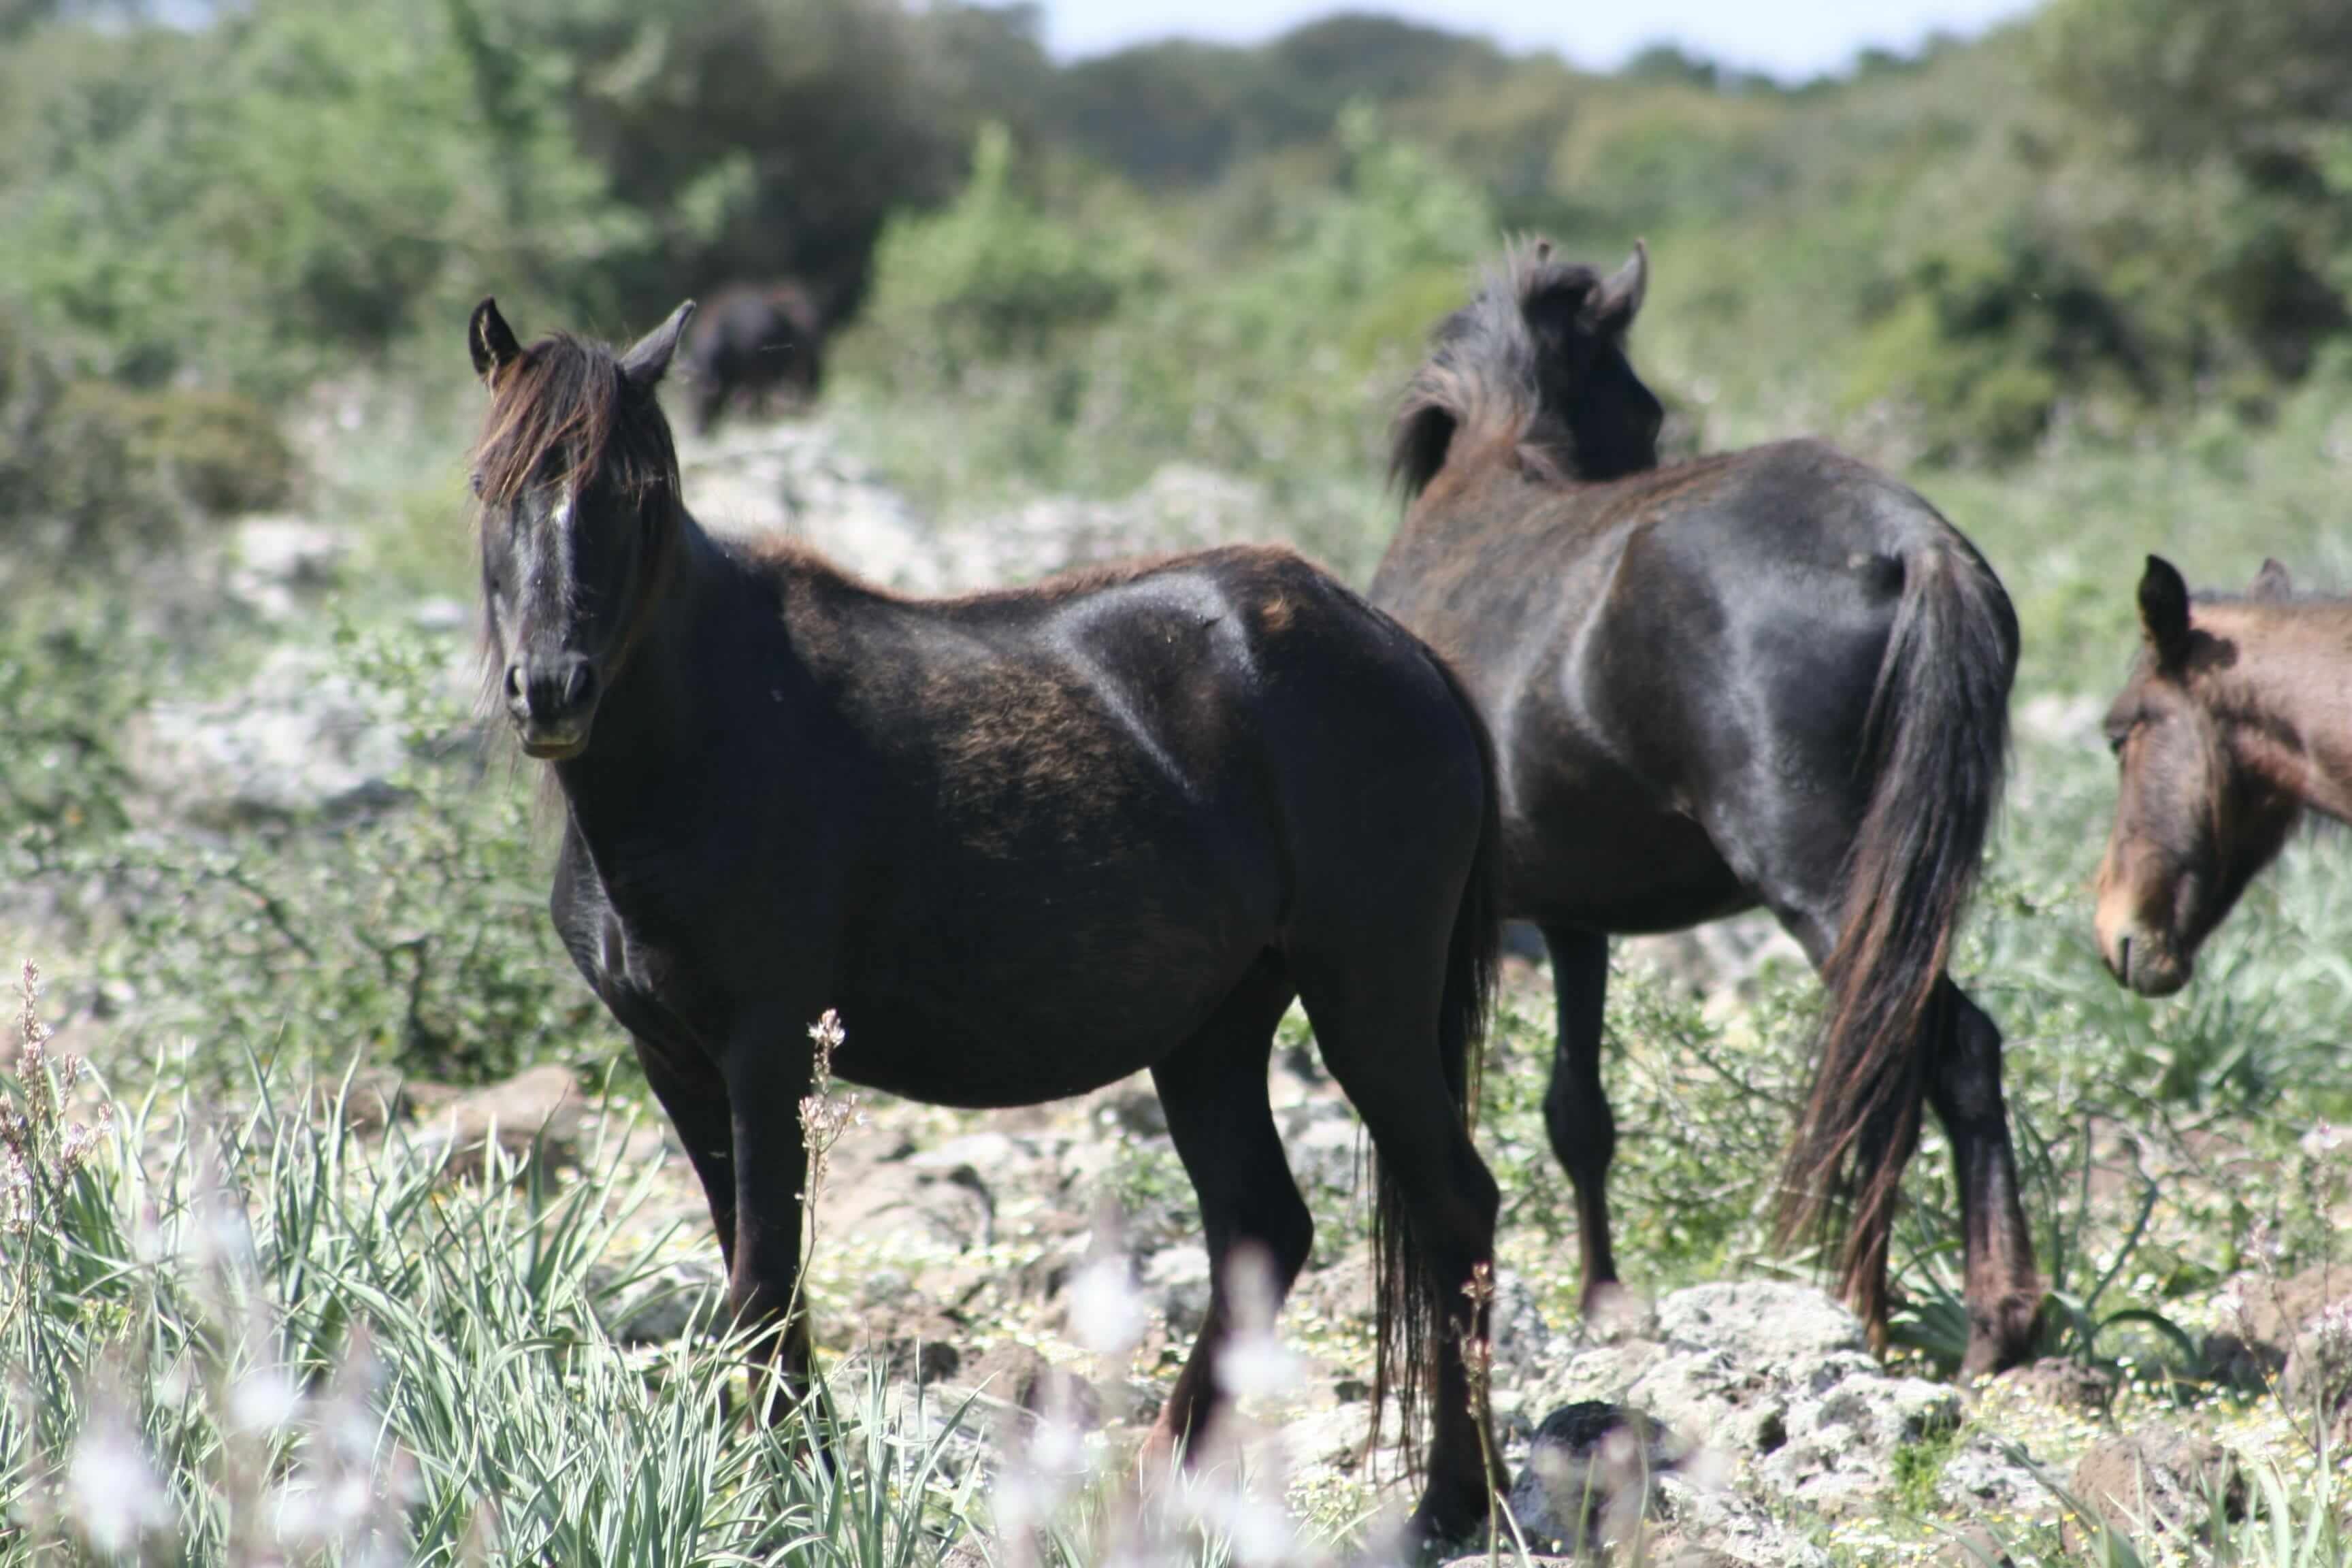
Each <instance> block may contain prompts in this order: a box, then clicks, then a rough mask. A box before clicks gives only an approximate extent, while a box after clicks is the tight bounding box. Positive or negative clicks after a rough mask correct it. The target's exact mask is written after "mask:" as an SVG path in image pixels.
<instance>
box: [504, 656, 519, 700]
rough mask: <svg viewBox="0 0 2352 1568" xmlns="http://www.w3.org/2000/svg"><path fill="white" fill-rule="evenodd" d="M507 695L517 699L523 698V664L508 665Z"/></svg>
mask: <svg viewBox="0 0 2352 1568" xmlns="http://www.w3.org/2000/svg"><path fill="white" fill-rule="evenodd" d="M507 695H508V696H509V698H511V699H513V700H515V701H517V702H520V701H521V700H522V666H520V665H519V664H510V665H509V666H507Z"/></svg>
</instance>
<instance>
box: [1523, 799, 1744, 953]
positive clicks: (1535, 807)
mask: <svg viewBox="0 0 2352 1568" xmlns="http://www.w3.org/2000/svg"><path fill="white" fill-rule="evenodd" d="M1506 837H1507V842H1508V863H1509V867H1510V870H1509V874H1508V875H1507V878H1506V879H1505V880H1506V890H1505V896H1504V904H1505V908H1506V910H1507V912H1508V913H1509V914H1511V915H1512V916H1514V917H1516V918H1518V919H1523V920H1531V921H1549V922H1556V923H1559V924H1564V925H1572V926H1578V927H1581V928H1583V929H1585V930H1587V931H1610V932H1613V933H1619V934H1623V935H1629V936H1631V935H1637V934H1643V933H1647V932H1654V931H1683V930H1685V929H1687V928H1689V927H1691V926H1695V925H1701V924H1704V923H1705V922H1706V921H1713V920H1721V919H1722V918H1723V917H1725V916H1726V915H1732V914H1737V913H1738V912H1739V911H1740V910H1745V909H1748V908H1751V907H1753V906H1754V904H1755V902H1756V895H1755V894H1754V893H1753V892H1752V891H1750V890H1749V889H1748V888H1746V887H1745V886H1743V885H1742V884H1741V882H1740V880H1739V878H1738V876H1737V875H1736V874H1735V873H1734V872H1733V870H1732V869H1731V868H1730V867H1729V866H1728V865H1727V864H1726V863H1725V861H1724V858H1723V856H1722V854H1721V853H1720V852H1719V851H1718V850H1717V847H1716V845H1715V843H1714V841H1713V840H1712V839H1711V838H1709V837H1707V834H1706V829H1705V828H1703V827H1701V826H1699V825H1698V824H1697V823H1696V822H1694V821H1693V820H1691V819H1690V818H1689V817H1687V816H1681V815H1679V814H1677V813H1672V812H1664V811H1660V810H1658V809H1657V807H1656V805H1655V804H1654V803H1653V802H1650V801H1647V800H1640V799H1636V798H1634V797H1633V796H1632V795H1630V794H1628V793H1625V792H1619V791H1612V790H1608V789H1581V790H1561V791H1559V792H1557V793H1550V794H1548V795H1545V796H1543V797H1540V798H1538V799H1535V800H1531V801H1528V802H1527V803H1525V809H1523V810H1522V811H1520V812H1517V813H1514V814H1513V816H1512V819H1511V820H1510V821H1509V822H1508V823H1507V825H1506Z"/></svg>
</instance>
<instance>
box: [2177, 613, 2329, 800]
mask: <svg viewBox="0 0 2352 1568" xmlns="http://www.w3.org/2000/svg"><path fill="white" fill-rule="evenodd" d="M2211 618H2212V617H2210V616H2200V622H2210V619H2211ZM2225 618H2228V617H2225ZM2234 618H2237V619H2238V620H2239V621H2240V622H2241V624H2240V625H2239V626H2235V627H2231V628H2227V629H2226V630H2225V628H2222V627H2215V628H2214V629H2216V630H2224V634H2225V635H2231V636H2232V638H2233V640H2235V641H2236V642H2237V643H2238V645H2239V647H2240V648H2241V650H2242V658H2243V661H2244V662H2243V666H2242V669H2241V670H2239V671H2237V672H2234V673H2235V676H2236V679H2235V680H2234V681H2233V682H2232V684H2233V685H2236V686H2237V687H2238V688H2239V689H2240V692H2241V694H2242V704H2236V705H2239V706H2242V709H2243V711H2242V713H2241V714H2240V715H2239V717H2240V723H2239V726H2238V728H2239V731H2240V732H2241V734H2242V737H2243V739H2242V741H2241V742H2240V749H2241V751H2242V752H2243V753H2244V754H2245V756H2246V757H2247V759H2248V761H2249V762H2250V763H2252V765H2253V766H2254V767H2255V768H2256V769H2257V770H2259V771H2260V772H2261V773H2263V774H2264V775H2265V776H2266V777H2267V778H2269V780H2270V781H2271V783H2272V784H2274V785H2276V786H2277V787H2278V788H2280V789H2283V790H2284V791H2286V792H2287V793H2288V794H2290V795H2294V796H2295V797H2296V798H2298V799H2300V800H2301V801H2302V802H2303V803H2304V804H2305V805H2307V806H2309V807H2310V808H2311V809H2312V810H2314V811H2317V812H2321V813H2324V814H2325V815H2326V816H2333V817H2335V818H2336V819H2337V820H2339V821H2352V605H2344V606H2336V605H2311V606H2308V607H2304V606H2297V607H2295V608H2294V609H2290V610H2287V611H2284V612H2283V613H2274V614H2272V615H2267V616H2259V617H2257V616H2254V615H2252V614H2250V613H2248V612H2245V611H2240V612H2238V615H2237V616H2236V617H2234Z"/></svg>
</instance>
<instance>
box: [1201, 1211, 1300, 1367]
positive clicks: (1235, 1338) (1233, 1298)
mask: <svg viewBox="0 0 2352 1568" xmlns="http://www.w3.org/2000/svg"><path fill="white" fill-rule="evenodd" d="M1225 1300H1226V1302H1227V1310H1228V1312H1229V1315H1230V1319H1231V1321H1232V1325H1233V1328H1232V1333H1231V1335H1230V1337H1229V1338H1228V1339H1227V1340H1226V1341H1225V1343H1224V1344H1223V1347H1221V1348H1220V1349H1219V1351H1218V1352H1217V1384H1218V1386H1219V1387H1221V1388H1223V1390H1224V1391H1225V1393H1226V1394H1230V1395H1232V1396H1233V1397H1234V1398H1235V1399H1272V1398H1277V1397H1279V1396H1280V1395H1282V1394H1287V1393H1289V1392H1290V1391H1291V1390H1292V1389H1293V1388H1295V1387H1297V1384H1298V1377H1299V1362H1298V1358H1297V1356H1295V1355H1293V1354H1292V1353H1291V1352H1290V1351H1289V1350H1288V1348H1287V1347H1286V1346H1285V1345H1284V1344H1283V1342H1282V1339H1281V1336H1280V1335H1278V1334H1277V1333H1276V1332H1275V1314H1276V1310H1278V1309H1279V1306H1280V1298H1279V1294H1278V1292H1277V1290H1276V1286H1275V1279H1274V1266H1273V1265H1272V1264H1271V1263H1270V1262H1268V1261H1267V1259H1266V1256H1265V1252H1264V1251H1262V1250H1260V1249H1259V1248H1257V1247H1235V1248H1234V1251H1233V1255H1232V1257H1231V1258H1228V1259H1227V1260H1226V1263H1225Z"/></svg>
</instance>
